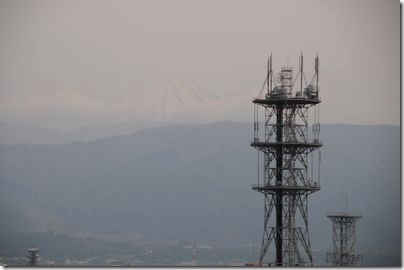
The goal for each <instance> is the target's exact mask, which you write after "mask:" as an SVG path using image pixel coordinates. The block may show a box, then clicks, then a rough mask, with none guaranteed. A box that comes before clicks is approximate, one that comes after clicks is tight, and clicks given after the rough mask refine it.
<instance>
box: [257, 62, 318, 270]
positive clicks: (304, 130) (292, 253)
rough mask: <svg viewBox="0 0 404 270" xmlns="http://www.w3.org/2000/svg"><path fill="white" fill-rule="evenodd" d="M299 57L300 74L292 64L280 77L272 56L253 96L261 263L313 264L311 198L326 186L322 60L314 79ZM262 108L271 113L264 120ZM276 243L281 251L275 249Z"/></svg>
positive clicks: (284, 264)
mask: <svg viewBox="0 0 404 270" xmlns="http://www.w3.org/2000/svg"><path fill="white" fill-rule="evenodd" d="M299 60H300V61H299V62H300V63H299V71H298V73H297V75H296V76H295V77H294V76H293V69H292V67H289V66H285V67H283V68H282V69H281V71H280V73H279V74H278V75H277V78H276V79H275V77H274V75H273V71H272V55H271V56H270V58H269V59H268V68H267V74H266V79H265V82H264V84H263V86H262V88H261V91H260V93H259V94H258V96H257V97H256V98H254V99H253V103H254V141H253V142H252V143H251V146H253V147H254V148H256V149H258V183H257V185H253V187H252V188H253V190H255V191H258V192H260V193H262V194H263V195H264V200H265V211H264V233H263V237H262V243H261V252H260V258H259V265H264V264H266V263H268V264H270V265H276V266H298V265H302V266H304V265H313V257H312V254H311V247H310V238H309V230H308V204H307V203H308V195H309V194H311V193H313V192H316V191H318V190H319V189H320V182H319V178H320V170H319V169H320V166H319V165H320V150H319V149H320V147H321V146H322V144H321V142H320V141H319V132H320V124H319V103H320V99H319V87H318V79H319V59H318V57H316V59H315V69H314V75H313V78H312V79H311V81H310V82H307V81H306V76H305V74H304V72H303V55H301V56H300V58H299ZM298 79H299V80H298ZM299 81H300V83H299ZM296 82H298V83H296ZM265 89H266V91H265ZM265 92H266V93H265ZM262 110H263V111H264V115H265V117H264V119H263V123H260V122H259V117H258V116H259V115H260V113H262V112H261V111H262ZM309 120H311V121H312V122H310V123H309ZM260 125H262V126H263V131H261V130H260V129H259V127H260ZM310 125H311V127H312V128H311V131H310V129H309V126H310ZM260 152H263V156H264V158H263V161H260ZM261 163H263V172H264V173H263V175H260V165H261ZM273 209H275V213H274V215H273V211H272V210H273ZM272 243H273V244H274V248H275V253H274V252H269V251H270V247H271V244H272Z"/></svg>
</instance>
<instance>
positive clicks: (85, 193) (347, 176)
mask: <svg viewBox="0 0 404 270" xmlns="http://www.w3.org/2000/svg"><path fill="white" fill-rule="evenodd" d="M251 131H252V128H251V125H249V124H242V123H236V122H219V123H214V124H207V125H199V126H191V125H178V126H171V127H161V128H154V129H146V130H141V131H138V132H137V133H135V134H133V135H130V136H114V137H110V138H105V139H100V140H96V141H92V142H88V143H71V144H66V145H52V146H44V145H39V146H33V145H18V146H4V145H3V146H0V179H1V190H2V191H1V198H0V200H1V204H0V215H1V216H2V217H4V219H3V220H4V222H2V224H1V227H0V229H1V231H9V230H12V229H15V230H17V229H18V230H38V231H41V230H60V231H64V232H68V233H79V232H85V231H95V232H99V233H103V232H108V233H115V234H117V235H119V234H123V233H129V232H136V233H138V234H139V235H143V236H144V237H149V238H157V239H167V240H170V239H176V240H180V239H182V240H188V241H200V242H221V243H227V244H231V243H240V242H243V243H247V242H248V243H250V242H251V239H253V238H254V239H255V242H256V243H257V245H258V243H259V240H258V239H260V237H261V233H262V222H263V216H262V214H263V198H262V196H261V195H260V194H258V193H256V192H254V191H252V190H251V189H250V186H251V184H254V182H255V181H256V174H257V172H256V162H257V154H256V151H255V150H253V149H252V148H251V147H250V146H249V141H250V139H251V137H252V132H251ZM399 136H400V130H399V128H398V127H394V126H349V125H324V126H323V128H322V134H321V137H322V140H323V142H324V147H323V150H322V167H321V168H322V172H321V175H322V180H321V186H322V189H321V191H320V192H317V193H315V194H313V195H311V197H310V200H309V204H310V206H309V213H310V231H311V238H312V241H311V242H312V247H313V248H314V249H322V250H325V249H329V248H330V247H331V223H330V222H329V220H327V218H326V217H325V216H326V213H327V212H330V211H335V210H339V209H340V205H341V189H343V190H344V194H346V196H347V197H348V198H349V203H350V208H351V209H352V210H355V211H360V212H361V213H362V214H363V218H362V219H361V220H360V221H359V223H358V247H359V249H362V250H367V251H372V252H373V251H380V250H385V251H398V250H400V238H399V237H398V236H399V235H400V215H399V213H400V170H399V166H400V165H399V164H400V163H399V161H400V151H399V148H398V147H397V145H398V144H399ZM387 198H388V199H387ZM10 208H11V209H15V211H10ZM21 222H24V224H26V226H19V225H21ZM17 225H18V226H17ZM30 226H32V227H30Z"/></svg>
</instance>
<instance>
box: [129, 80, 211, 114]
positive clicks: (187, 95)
mask: <svg viewBox="0 0 404 270" xmlns="http://www.w3.org/2000/svg"><path fill="white" fill-rule="evenodd" d="M218 99H219V97H218V96H217V95H215V94H214V93H213V92H211V91H209V90H208V89H207V88H206V87H204V86H203V85H202V83H199V82H190V81H180V80H170V81H167V82H163V83H160V84H158V85H156V87H154V88H153V89H151V90H150V91H148V92H146V93H145V95H144V96H143V97H141V98H140V99H139V102H138V103H137V104H136V105H135V106H136V109H137V111H139V112H142V113H145V112H147V113H150V114H151V115H154V116H155V118H157V119H158V118H165V117H166V116H167V115H169V114H171V113H172V112H178V111H180V110H181V109H183V108H184V107H189V106H193V105H196V104H200V103H209V102H213V101H216V100H218Z"/></svg>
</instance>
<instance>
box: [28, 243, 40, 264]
mask: <svg viewBox="0 0 404 270" xmlns="http://www.w3.org/2000/svg"><path fill="white" fill-rule="evenodd" d="M27 259H28V264H29V266H35V265H36V264H37V262H38V260H39V249H38V248H37V247H35V246H34V245H33V246H32V247H31V248H29V249H28V255H27Z"/></svg>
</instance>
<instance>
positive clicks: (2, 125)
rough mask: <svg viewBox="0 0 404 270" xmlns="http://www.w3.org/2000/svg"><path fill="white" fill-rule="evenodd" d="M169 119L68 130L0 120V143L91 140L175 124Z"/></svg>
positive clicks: (107, 124)
mask: <svg viewBox="0 0 404 270" xmlns="http://www.w3.org/2000/svg"><path fill="white" fill-rule="evenodd" d="M175 124H176V123H175V122H171V121H131V122H120V123H98V124H93V125H88V126H84V127H80V128H76V129H71V130H68V131H60V130H55V129H50V128H46V127H41V126H34V125H28V124H21V123H11V122H0V144H6V145H14V144H66V143H71V142H75V141H84V142H85V141H93V140H97V139H101V138H106V137H110V136H115V135H129V134H132V133H135V132H137V131H139V130H142V129H145V128H154V127H162V126H169V125H175Z"/></svg>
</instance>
